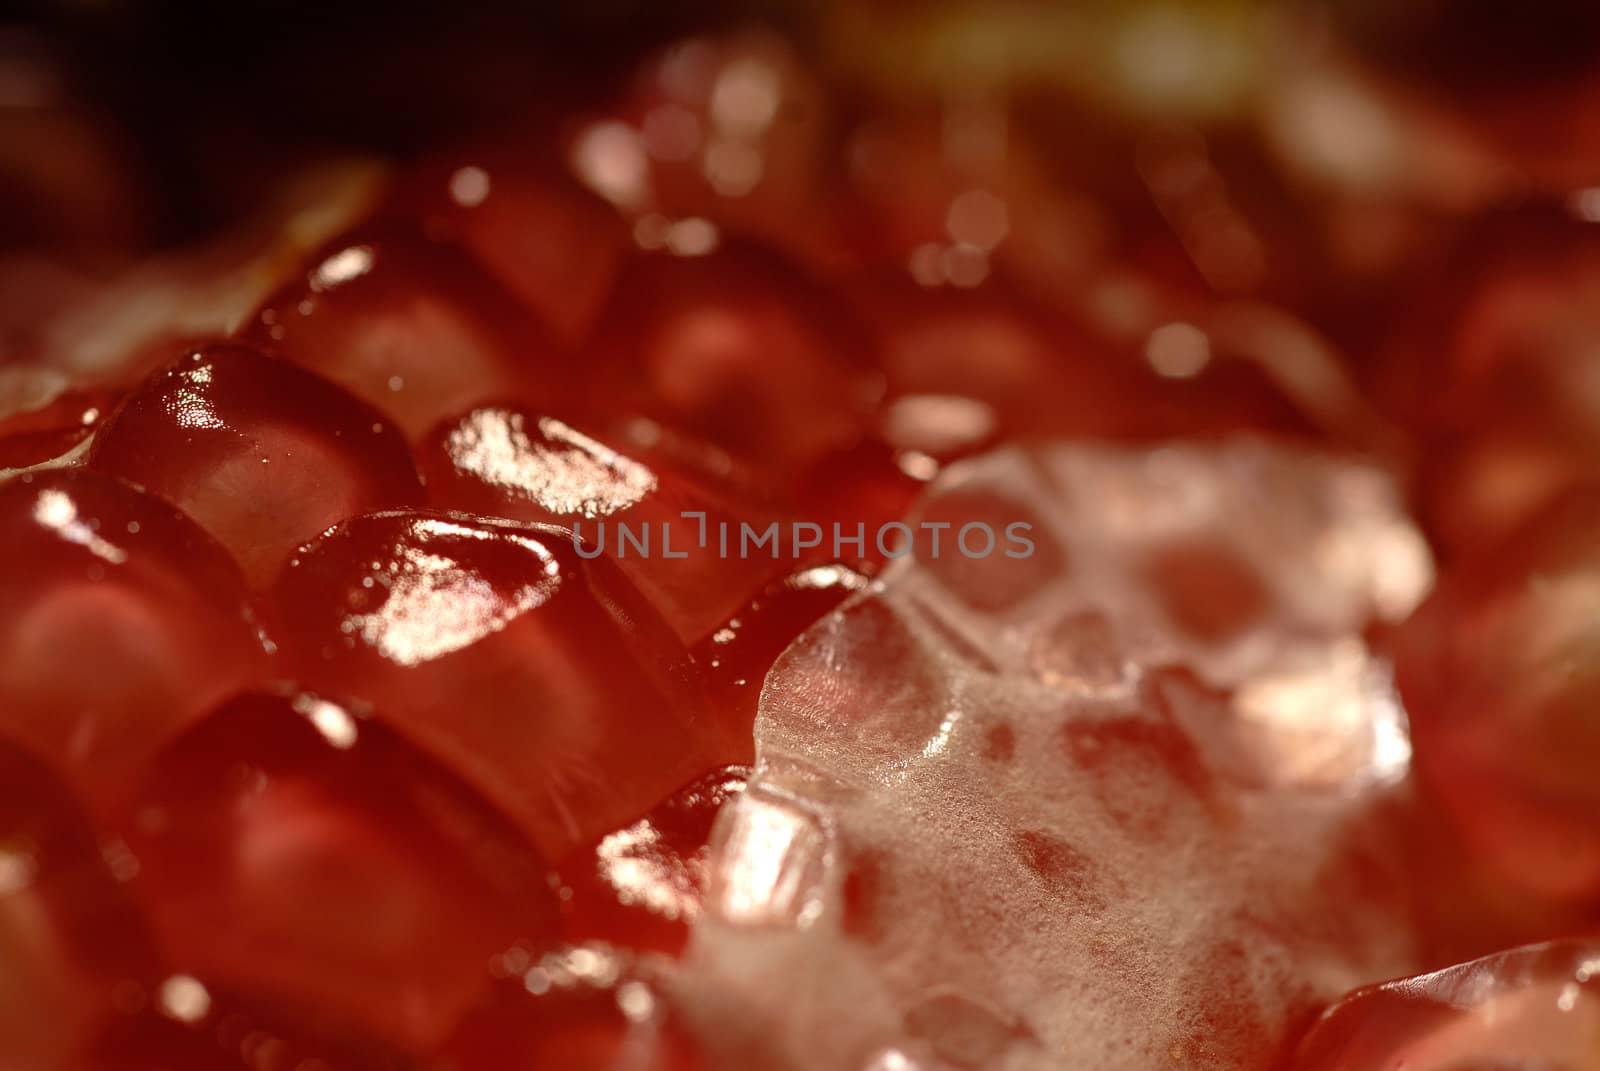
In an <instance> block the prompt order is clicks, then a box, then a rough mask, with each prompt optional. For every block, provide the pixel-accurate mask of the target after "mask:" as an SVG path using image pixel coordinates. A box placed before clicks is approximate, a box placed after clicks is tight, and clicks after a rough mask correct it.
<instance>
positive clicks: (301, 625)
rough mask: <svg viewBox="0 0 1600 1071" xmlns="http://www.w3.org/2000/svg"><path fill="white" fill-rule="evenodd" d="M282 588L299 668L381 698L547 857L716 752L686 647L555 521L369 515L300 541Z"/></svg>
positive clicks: (328, 684) (653, 796)
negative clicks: (526, 523) (532, 524)
mask: <svg viewBox="0 0 1600 1071" xmlns="http://www.w3.org/2000/svg"><path fill="white" fill-rule="evenodd" d="M276 596H277V617H278V620H279V621H280V622H281V623H282V627H283V629H284V643H285V646H286V649H287V650H288V651H289V652H290V653H291V656H292V659H293V664H295V665H296V666H298V667H299V670H300V672H301V673H302V675H303V676H304V678H305V679H306V680H307V681H308V682H310V683H313V684H314V685H316V686H317V687H319V688H323V689H326V690H328V691H330V692H331V693H332V694H335V695H340V696H346V697H349V698H351V699H357V700H365V701H369V702H372V703H374V704H376V705H377V706H378V708H379V709H381V710H384V711H385V712H386V713H387V714H388V715H389V716H390V717H392V718H393V719H394V724H395V725H396V727H397V728H398V729H399V730H400V731H401V732H402V733H405V734H406V735H408V736H410V737H412V738H413V739H414V740H417V741H418V742H419V743H421V744H422V746H423V747H424V748H426V749H427V750H430V751H432V752H433V753H435V754H436V755H438V756H439V757H440V758H441V759H442V760H443V761H444V762H445V763H446V764H447V765H449V766H451V767H452V768H454V769H456V770H457V771H458V772H460V773H462V774H463V775H464V776H466V777H467V778H468V779H469V780H471V781H472V782H473V783H474V784H476V785H478V786H479V787H480V788H482V789H483V790H484V791H485V792H486V793H487V794H488V795H489V796H490V797H491V798H492V799H494V800H495V801H496V802H497V803H498V804H500V805H501V806H502V807H504V808H505V809H506V811H507V812H508V813H509V814H511V815H512V817H513V818H515V819H516V820H517V821H518V822H519V823H520V824H521V825H522V826H523V828H525V829H527V830H529V831H530V833H532V835H533V836H534V837H535V838H536V839H537V840H538V842H539V844H540V845H541V847H543V848H544V849H545V850H546V851H547V852H549V853H550V854H551V855H552V857H554V856H559V855H560V854H562V851H563V850H564V848H566V847H567V846H570V845H572V844H574V843H578V842H581V841H583V840H586V839H588V838H589V837H592V836H594V835H595V834H597V833H600V832H603V831H604V830H606V829H610V828H614V827H615V826H616V825H618V824H620V823H622V822H625V821H629V820H631V819H633V818H635V817H637V816H638V815H640V814H643V813H644V812H645V811H646V810H648V809H649V808H650V806H651V805H652V804H653V803H654V802H655V801H656V800H657V799H659V798H660V797H661V796H662V795H663V794H664V793H665V792H667V791H670V789H671V788H672V787H673V786H674V785H676V784H681V783H682V782H683V780H684V779H685V778H687V777H690V776H692V775H694V774H695V773H697V772H698V771H699V770H701V769H704V768H705V767H706V766H709V765H711V764H712V763H713V762H714V761H715V758H716V753H715V748H716V736H715V731H714V729H713V727H712V725H711V723H710V721H709V717H708V714H707V712H706V711H705V709H704V701H703V699H702V696H701V692H700V686H699V682H698V681H697V680H696V679H695V677H694V672H693V667H692V664H691V663H690V661H689V658H688V655H687V653H686V652H685V651H684V649H683V647H682V645H681V644H680V643H679V642H678V640H677V639H676V637H674V636H673V635H672V633H671V631H670V630H669V629H668V628H667V626H666V624H665V623H664V622H663V621H662V620H661V619H660V617H659V616H657V615H656V614H655V613H654V611H653V610H652V609H651V608H650V606H649V605H648V603H646V602H645V601H644V599H643V597H642V596H640V595H639V594H638V592H637V591H635V590H634V589H633V588H632V587H631V585H630V584H629V583H628V581H627V580H626V579H625V578H624V577H623V576H622V575H621V574H620V573H618V572H617V571H616V570H615V569H614V568H613V567H612V566H610V565H609V563H607V562H606V561H604V560H603V559H601V558H598V557H596V558H594V559H593V560H590V561H585V560H584V558H583V556H581V555H580V553H579V547H578V546H576V545H574V543H573V541H572V537H571V534H570V533H569V532H566V531H564V530H562V529H559V528H551V527H545V528H527V527H521V526H515V525H509V524H503V523H502V524H496V523H491V522H475V521H467V520H465V519H456V518H452V517H447V516H433V515H422V514H410V513H378V514H370V515H368V516H365V517H360V518H356V519H355V520H352V521H348V522H346V523H344V524H341V525H339V526H338V527H336V528H334V529H333V530H331V531H330V532H328V533H327V534H326V535H324V536H322V537H321V538H319V539H318V540H316V541H315V542H313V543H312V544H310V545H308V546H307V547H306V548H304V549H303V550H302V551H301V552H300V553H299V554H298V556H297V557H296V558H295V559H294V560H292V561H291V562H290V564H289V566H288V567H287V568H286V569H285V570H284V574H283V577H282V579H281V580H280V582H279V585H278V589H277V593H276Z"/></svg>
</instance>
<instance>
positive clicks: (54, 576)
mask: <svg viewBox="0 0 1600 1071" xmlns="http://www.w3.org/2000/svg"><path fill="white" fill-rule="evenodd" d="M0 559H3V560H4V561H5V562H7V563H8V564H9V566H10V567H9V568H7V569H6V570H4V572H3V573H0V711H3V712H4V714H3V724H0V731H3V732H4V733H6V734H8V735H10V736H12V737H13V738H15V739H19V740H22V741H24V742H26V743H27V744H28V745H29V746H31V747H33V748H34V749H36V750H37V751H38V752H39V753H40V754H42V755H46V756H48V757H50V758H51V759H52V760H54V761H56V762H57V763H59V764H60V765H61V766H62V767H63V768H64V769H65V770H66V771H67V772H68V775H69V777H70V778H71V779H72V780H73V782H74V783H75V784H76V785H77V786H79V787H80V788H81V790H82V791H84V792H85V793H87V794H88V795H89V797H90V798H91V799H92V800H94V801H97V802H100V801H104V800H107V799H109V798H111V797H113V796H114V795H115V794H116V793H117V791H118V790H119V788H120V787H121V786H122V785H123V783H124V782H125V781H126V779H127V778H128V776H129V775H131V774H132V773H134V772H135V771H137V769H138V768H139V765H140V763H141V761H142V760H143V758H144V757H145V756H147V755H149V754H150V753H151V752H152V751H154V750H155V749H156V748H158V747H159V746H160V745H161V743H162V742H163V740H164V739H165V738H167V737H168V736H170V735H172V734H173V733H175V732H177V731H178V730H179V729H181V728H182V727H183V726H184V725H186V724H187V723H188V722H189V721H191V720H193V719H194V718H196V717H198V716H199V715H200V714H202V713H204V711H205V710H206V709H208V708H209V707H210V706H211V705H212V704H214V703H215V702H217V701H218V700H219V699H220V698H222V697H223V696H224V695H226V694H228V693H229V692H232V691H235V690H236V689H238V688H241V687H243V686H246V685H248V684H249V683H250V682H251V681H252V679H254V678H255V677H256V676H257V675H258V674H259V673H261V671H262V665H261V661H262V659H263V657H264V655H263V652H262V650H261V646H260V642H259V639H258V633H257V629H256V626H255V623H254V621H253V619H252V618H251V616H250V614H249V612H248V610H247V607H246V602H245V591H244V585H243V582H242V580H241V579H240V576H239V571H238V567H237V566H236V565H235V564H234V563H233V562H232V561H231V560H230V559H229V558H228V555H227V554H226V552H224V551H223V550H222V548H221V547H219V546H217V545H216V544H215V543H214V542H212V540H211V539H210V538H209V537H208V536H207V535H206V534H205V533H204V532H203V531H201V530H200V529H199V528H198V527H196V525H195V524H194V522H192V521H190V520H189V519H188V518H187V517H185V516H184V515H183V514H181V513H179V512H178V511H177V510H175V509H174V508H172V507H171V506H169V505H167V504H166V503H165V502H162V501H160V500H159V499H156V498H153V497H151V496H149V495H145V494H142V493H141V492H139V491H137V490H135V489H134V488H133V487H130V486H129V485H128V484H126V483H123V482H122V481H120V480H117V479H114V478H112V477H110V476H106V475H103V474H101V473H97V472H89V471H84V470H73V469H64V470H57V471H51V472H39V473H34V474H28V475H23V476H20V477H18V478H16V479H14V480H12V481H10V482H9V483H6V484H4V485H0Z"/></svg>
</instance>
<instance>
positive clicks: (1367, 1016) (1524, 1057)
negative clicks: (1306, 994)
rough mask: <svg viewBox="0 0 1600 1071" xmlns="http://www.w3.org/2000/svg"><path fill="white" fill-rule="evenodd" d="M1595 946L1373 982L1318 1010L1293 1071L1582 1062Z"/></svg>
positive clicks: (1573, 944) (1595, 1031)
mask: <svg viewBox="0 0 1600 1071" xmlns="http://www.w3.org/2000/svg"><path fill="white" fill-rule="evenodd" d="M1597 981H1600V948H1597V946H1596V944H1595V942H1594V941H1593V940H1579V939H1574V940H1565V941H1552V942H1550V943H1548V944H1542V945H1530V946H1527V947H1524V948H1516V949H1512V950H1510V951H1507V952H1501V953H1497V954H1496V955H1492V956H1485V957H1484V958H1482V959H1478V960H1474V961H1472V962H1470V963H1463V964H1460V965H1458V966H1454V967H1448V968H1446V969H1444V970H1441V971H1436V972H1434V973H1433V974H1425V975H1422V976H1420V977H1417V978H1405V979H1401V980H1399V981H1395V982H1388V983H1385V984H1383V985H1378V986H1372V987H1369V988H1367V989H1362V990H1359V991H1357V992H1356V993H1353V994H1351V995H1350V996H1349V997H1346V998H1345V999H1344V1000H1342V1001H1340V1002H1339V1003H1338V1004H1337V1005H1335V1006H1334V1007H1333V1008H1332V1009H1330V1010H1329V1011H1328V1012H1327V1013H1326V1014H1324V1015H1323V1017H1322V1019H1321V1021H1320V1022H1318V1023H1317V1025H1316V1026H1315V1027H1314V1028H1313V1029H1312V1031H1311V1033H1310V1034H1309V1035H1307V1037H1306V1039H1305V1040H1304V1041H1303V1042H1302V1043H1301V1044H1300V1048H1299V1050H1298V1052H1297V1053H1296V1056H1295V1059H1294V1061H1293V1063H1292V1067H1293V1068H1294V1071H1357V1069H1358V1068H1374V1067H1406V1068H1413V1067H1414V1068H1416V1069H1417V1071H1433V1069H1439V1071H1443V1069H1444V1068H1459V1067H1472V1068H1477V1067H1484V1068H1491V1067H1494V1068H1497V1067H1552V1068H1564V1067H1572V1068H1579V1067H1586V1066H1588V1065H1589V1063H1590V1062H1591V1061H1593V1059H1594V1054H1595V1049H1596V1046H1597V1045H1600V1003H1597V996H1596V991H1595V985H1596V983H1597Z"/></svg>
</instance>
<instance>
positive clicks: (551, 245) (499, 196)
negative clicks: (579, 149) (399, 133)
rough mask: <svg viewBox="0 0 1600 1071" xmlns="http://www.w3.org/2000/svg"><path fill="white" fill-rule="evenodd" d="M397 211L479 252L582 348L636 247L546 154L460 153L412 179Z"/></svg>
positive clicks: (609, 213) (398, 196)
mask: <svg viewBox="0 0 1600 1071" xmlns="http://www.w3.org/2000/svg"><path fill="white" fill-rule="evenodd" d="M389 211H391V212H393V213H394V214H395V215H396V216H397V217H398V218H415V219H417V220H419V221H420V223H421V225H422V228H423V230H424V231H425V232H426V233H427V234H429V235H432V236H435V237H438V238H442V239H446V240H449V241H453V242H459V243H460V244H461V245H462V246H464V247H466V248H467V249H469V250H471V251H472V253H473V254H474V255H476V256H477V258H478V259H479V260H481V261H482V262H483V264H484V266H485V267H486V268H487V269H488V270H489V271H490V272H491V273H492V274H493V275H494V277H495V278H496V279H497V280H498V281H499V282H501V283H502V284H504V286H505V287H506V288H507V289H508V290H509V291H511V292H512V293H514V294H516V296H517V297H518V298H520V299H521V300H522V301H524V302H526V303H527V305H528V306H529V307H530V308H532V309H534V310H535V311H536V312H537V313H538V314H539V315H540V316H542V317H543V318H544V319H545V321H546V322H548V323H550V324H551V325H552V326H553V327H555V328H557V329H558V330H560V331H561V333H562V334H563V335H564V336H565V337H566V338H568V339H570V340H573V341H576V340H578V339H581V338H583V337H584V336H585V335H587V334H588V332H589V329H590V328H591V327H593V326H594V322H595V318H596V317H597V316H598V315H599V312H600V306H601V305H602V303H603V302H604V301H605V299H606V294H607V293H608V292H609V291H610V288H611V283H612V281H613V279H614V278H615V277H616V273H617V268H618V266H619V265H620V264H621V261H622V257H623V254H624V252H625V250H626V248H627V244H628V235H627V227H626V225H625V224H624V223H623V221H622V219H621V217H619V216H618V215H617V213H616V212H615V211H613V210H612V208H611V206H609V205H608V204H606V203H605V202H604V201H603V200H601V199H600V198H599V197H597V196H596V195H594V194H593V193H591V192H589V191H587V190H585V189H583V188H582V187H581V186H579V185H577V183H575V182H574V181H573V179H572V178H571V177H569V176H567V175H565V174H563V173H562V172H561V170H560V169H559V168H558V167H557V166H556V165H555V164H554V163H553V162H551V161H548V160H545V159H543V158H542V157H541V155H540V154H537V153H530V152H526V151H507V150H505V149H502V148H498V147H496V148H490V149H485V150H481V151H476V150H475V151H470V152H467V151H463V152H455V153H451V154H449V155H447V156H445V157H443V158H441V159H438V160H434V161H430V162H429V163H428V164H427V165H425V166H424V167H422V168H420V169H418V170H417V171H416V172H415V173H413V174H411V175H409V176H406V177H405V178H404V179H403V180H402V182H401V184H400V187H399V189H398V190H397V191H396V193H395V194H394V196H393V197H392V198H391V204H390V206H389Z"/></svg>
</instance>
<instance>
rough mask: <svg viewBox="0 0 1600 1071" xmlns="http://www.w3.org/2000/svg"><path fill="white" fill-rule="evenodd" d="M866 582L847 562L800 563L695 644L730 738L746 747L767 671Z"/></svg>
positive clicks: (721, 721) (712, 701)
mask: <svg viewBox="0 0 1600 1071" xmlns="http://www.w3.org/2000/svg"><path fill="white" fill-rule="evenodd" d="M870 538H871V537H869V539H870ZM866 586H867V578H866V577H865V576H863V575H862V574H861V573H859V572H857V571H856V570H854V569H851V568H850V567H849V566H846V565H840V564H828V565H812V566H805V567H802V568H798V569H796V570H794V571H793V572H791V573H789V574H788V575H787V576H785V577H783V578H782V579H781V580H777V581H774V582H773V583H771V584H768V585H767V586H766V587H765V588H763V589H762V590H761V591H760V592H758V593H757V594H756V595H755V597H754V598H752V599H751V600H750V601H749V602H748V603H746V604H745V606H744V608H743V609H741V610H739V612H738V613H736V614H734V615H733V616H732V617H730V618H729V619H728V620H727V621H726V622H725V623H724V624H723V626H722V627H721V628H719V629H718V630H717V631H716V632H714V633H712V634H711V635H710V636H709V637H707V638H706V639H705V640H703V641H702V642H701V643H700V644H699V645H698V646H697V647H695V648H694V655H695V661H697V662H698V663H699V664H700V667H701V668H702V669H703V670H704V671H705V674H706V680H707V685H708V690H709V693H710V699H711V703H712V705H713V707H714V708H715V709H716V712H717V720H718V722H719V723H721V724H722V725H724V726H725V731H726V732H727V734H728V736H729V738H730V740H737V741H740V742H741V743H742V746H743V748H744V749H745V750H746V752H748V750H749V748H750V746H751V739H752V737H751V730H752V727H753V726H754V725H755V720H756V702H757V700H759V699H760V698H761V684H762V682H763V681H765V680H766V677H767V670H769V669H771V668H772V663H773V662H775V661H777V658H778V656H779V655H780V654H782V653H783V652H784V649H785V648H787V647H788V646H789V644H790V643H792V642H793V641H794V640H795V639H796V637H798V636H799V635H800V634H801V633H802V632H804V631H805V630H806V629H807V628H810V627H811V625H812V624H814V623H815V622H816V621H818V620H819V619H821V618H822V617H823V616H824V615H825V614H827V613H828V612H829V611H831V610H833V609H834V608H835V607H837V606H838V605H839V604H840V603H841V602H843V601H844V600H845V599H848V598H849V597H850V596H851V595H852V594H854V593H855V592H857V591H860V590H861V589H862V588H864V587H866ZM743 757H744V758H745V761H749V759H751V758H753V756H751V755H747V754H746V755H744V756H743Z"/></svg>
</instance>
